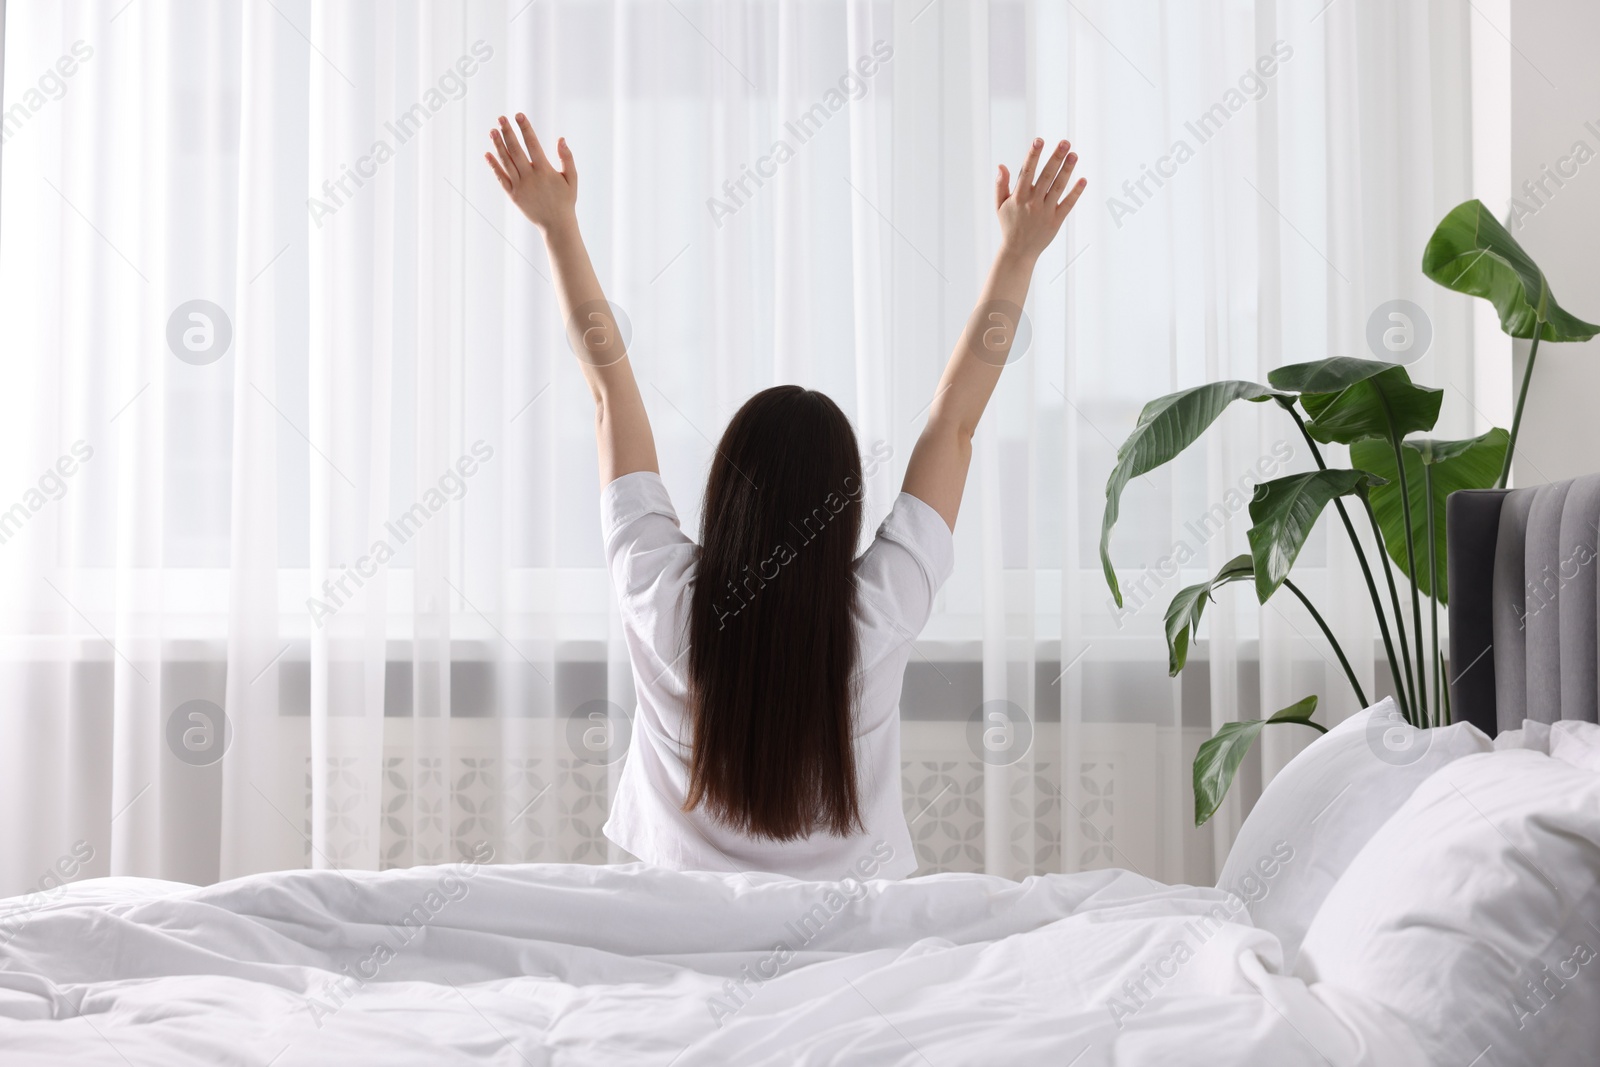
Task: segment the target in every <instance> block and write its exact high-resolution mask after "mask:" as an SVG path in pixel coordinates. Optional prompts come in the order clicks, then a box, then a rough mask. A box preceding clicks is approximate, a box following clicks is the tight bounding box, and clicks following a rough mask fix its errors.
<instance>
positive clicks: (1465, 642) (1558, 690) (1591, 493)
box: [1445, 474, 1600, 735]
mask: <svg viewBox="0 0 1600 1067" xmlns="http://www.w3.org/2000/svg"><path fill="white" fill-rule="evenodd" d="M1445 524H1446V531H1447V536H1448V538H1449V551H1448V555H1447V559H1448V561H1449V568H1450V574H1449V585H1450V676H1451V683H1450V710H1451V714H1452V716H1453V717H1454V718H1455V719H1456V720H1457V721H1461V720H1466V721H1468V722H1471V723H1473V724H1475V725H1476V726H1477V727H1478V728H1479V729H1481V730H1483V731H1484V732H1485V733H1487V734H1490V735H1493V734H1495V733H1497V732H1499V731H1500V730H1514V729H1516V728H1517V727H1519V726H1521V725H1522V720H1523V719H1533V720H1535V721H1537V722H1556V721H1557V720H1560V719H1583V720H1585V721H1588V722H1595V721H1597V719H1600V713H1597V708H1600V596H1597V594H1596V583H1595V575H1596V572H1597V571H1600V474H1591V475H1588V476H1586V477H1583V478H1574V479H1572V480H1571V481H1566V482H1556V483H1554V484H1551V485H1540V486H1535V487H1533V488H1530V489H1473V490H1467V491H1465V492H1459V493H1452V494H1451V496H1450V499H1449V501H1448V502H1447V503H1446V507H1445Z"/></svg>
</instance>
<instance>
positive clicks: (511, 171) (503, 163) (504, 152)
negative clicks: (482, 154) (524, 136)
mask: <svg viewBox="0 0 1600 1067" xmlns="http://www.w3.org/2000/svg"><path fill="white" fill-rule="evenodd" d="M501 121H502V122H504V121H505V120H504V119H502V120H501ZM489 140H490V141H491V142H492V143H493V144H494V150H495V154H496V155H498V156H499V157H500V167H501V169H502V170H504V171H505V173H506V174H507V176H509V177H510V178H511V180H512V181H516V180H517V178H519V177H521V175H522V172H521V171H520V170H518V169H517V165H516V164H515V163H513V162H512V161H511V149H510V147H509V146H508V145H507V144H506V138H505V135H504V134H503V133H501V132H500V131H499V130H490V131H489Z"/></svg>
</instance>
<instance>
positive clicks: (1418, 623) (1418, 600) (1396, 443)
mask: <svg viewBox="0 0 1600 1067" xmlns="http://www.w3.org/2000/svg"><path fill="white" fill-rule="evenodd" d="M1379 399H1380V400H1381V399H1382V394H1379ZM1383 407H1384V410H1385V411H1386V412H1387V411H1389V404H1388V402H1387V401H1384V402H1383ZM1389 447H1391V448H1393V449H1394V465H1395V471H1396V473H1397V474H1398V475H1399V477H1400V513H1401V518H1402V519H1403V520H1404V521H1405V525H1406V573H1407V574H1409V575H1410V576H1411V625H1412V626H1413V627H1414V629H1413V630H1412V632H1413V633H1414V634H1416V637H1417V688H1416V690H1415V694H1416V698H1417V714H1418V715H1419V716H1426V715H1427V713H1428V671H1427V668H1426V666H1425V665H1424V664H1423V661H1422V655H1423V653H1422V594H1421V593H1419V592H1418V591H1417V534H1416V531H1415V530H1413V529H1412V528H1411V485H1410V479H1409V478H1408V477H1407V476H1406V450H1405V447H1404V446H1403V445H1402V443H1401V440H1400V434H1399V432H1398V431H1396V430H1395V428H1394V415H1393V413H1392V412H1390V414H1389ZM1425 721H1426V720H1425V719H1424V722H1425ZM1417 725H1419V726H1420V725H1423V722H1419V723H1417Z"/></svg>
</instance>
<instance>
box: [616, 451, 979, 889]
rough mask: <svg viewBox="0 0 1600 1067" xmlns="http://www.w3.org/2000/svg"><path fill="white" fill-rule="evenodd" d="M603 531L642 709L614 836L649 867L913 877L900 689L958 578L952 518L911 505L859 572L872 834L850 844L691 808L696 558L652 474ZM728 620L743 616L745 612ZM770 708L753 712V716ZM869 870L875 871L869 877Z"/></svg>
mask: <svg viewBox="0 0 1600 1067" xmlns="http://www.w3.org/2000/svg"><path fill="white" fill-rule="evenodd" d="M601 532H602V536H603V537H604V539H605V547H606V558H607V561H608V564H609V566H610V570H611V575H612V581H613V583H614V585H615V587H616V591H617V597H618V601H619V605H620V608H621V613H622V619H623V629H624V633H625V636H626V639H627V642H628V653H629V656H630V657H631V659H632V662H633V673H634V687H635V691H636V695H637V698H638V710H637V711H636V713H635V717H634V724H633V737H632V743H631V745H630V748H629V752H628V756H627V762H626V765H625V766H624V768H623V773H622V780H621V782H620V783H619V784H618V787H617V795H616V798H615V800H614V802H613V804H612V809H611V817H610V819H609V820H608V821H607V823H606V827H605V832H606V836H607V837H609V838H610V839H611V840H613V841H615V842H616V843H617V844H618V845H620V846H622V847H623V848H624V849H626V850H627V851H628V852H630V853H632V854H633V855H635V856H637V857H639V858H640V859H642V860H645V861H646V862H649V863H653V864H657V865H659V866H663V867H672V868H676V869H682V870H716V871H730V870H732V871H741V872H743V871H772V872H776V873H779V874H788V875H792V876H795V877H807V878H817V879H827V880H836V879H840V878H844V877H874V876H875V877H888V878H899V877H904V876H905V875H908V874H910V873H911V872H912V871H914V870H915V869H916V866H917V862H916V858H915V856H914V855H913V853H912V847H911V838H910V833H909V831H908V829H907V826H906V820H905V815H904V812H903V809H902V807H901V800H900V797H901V790H900V716H899V702H900V689H901V683H902V681H903V679H904V675H905V665H906V661H907V659H908V658H909V657H910V655H911V652H912V647H913V641H914V639H915V637H916V635H917V634H918V633H919V632H920V631H921V629H922V626H923V624H924V623H925V622H926V621H927V618H928V615H929V613H930V612H931V610H932V606H933V597H934V594H935V593H936V592H937V591H938V589H939V587H940V586H941V585H942V584H943V583H944V581H945V579H946V578H947V577H948V576H949V574H950V571H951V569H952V567H953V566H954V550H953V547H952V544H951V537H950V528H949V527H948V526H947V525H946V524H945V521H944V519H942V518H940V516H939V514H938V513H937V512H935V511H934V510H933V509H932V508H930V507H929V506H928V505H927V504H924V503H923V502H922V501H920V500H918V499H916V498H915V497H912V496H909V495H907V494H904V493H902V494H901V495H900V497H899V499H898V500H896V502H895V504H894V506H893V508H892V509H891V510H890V512H889V515H888V517H887V518H886V519H885V520H884V522H883V524H882V526H880V528H879V530H878V533H877V536H876V537H875V538H874V539H873V541H872V544H871V546H870V547H869V548H868V549H867V551H866V552H865V553H863V554H862V555H861V556H860V557H859V558H858V559H856V560H855V561H854V564H853V568H852V571H853V577H854V586H855V590H856V597H855V605H854V611H853V619H854V623H853V629H854V634H853V637H854V641H855V662H856V685H855V687H854V688H855V693H856V696H855V701H854V705H853V707H852V708H851V709H850V722H851V724H852V725H851V734H852V747H853V750H854V757H855V758H854V773H855V785H856V793H857V797H858V800H859V813H860V824H861V829H860V831H859V832H856V833H852V834H849V835H847V836H838V835H835V834H831V833H828V832H827V831H826V830H817V831H814V832H812V833H811V834H810V835H809V836H806V837H803V838H801V839H798V840H777V839H775V838H771V837H766V838H763V837H759V836H752V835H750V834H747V833H742V832H740V831H739V830H736V829H733V828H732V827H730V826H729V825H727V823H726V821H725V820H723V819H719V818H718V817H716V816H715V815H713V814H711V813H710V812H709V811H708V810H707V808H706V807H705V806H704V805H700V806H696V807H694V808H693V809H692V810H689V811H685V810H683V808H684V803H685V801H686V799H687V797H688V795H689V791H690V779H691V766H692V762H693V758H694V748H693V737H694V731H693V729H692V718H691V715H690V711H689V684H690V683H689V672H688V664H689V662H690V658H691V653H690V648H689V644H690V642H689V633H690V626H689V621H690V605H691V601H692V599H693V595H694V591H695V587H696V582H697V578H698V566H697V557H698V555H699V546H697V545H696V544H695V543H694V542H693V541H691V540H690V539H689V538H688V537H687V536H686V535H685V534H684V533H683V531H682V530H681V529H680V528H679V525H678V520H677V515H676V512H675V511H674V510H673V507H672V502H671V500H670V499H669V498H668V496H667V491H666V487H665V485H664V484H663V483H662V481H661V479H660V477H659V476H658V475H656V474H654V473H651V472H647V471H646V472H637V473H634V474H629V475H625V476H623V477H621V478H618V479H616V480H615V481H613V482H612V483H610V484H609V485H607V486H606V487H605V489H604V490H603V491H602V494H601ZM803 536H804V531H797V532H796V534H795V537H794V538H793V539H791V542H789V543H788V544H787V548H788V549H789V550H791V551H793V552H795V553H796V554H798V553H800V552H803V551H805V548H806V543H805V542H804V541H803V540H802V537H803ZM775 547H776V546H775ZM763 591H764V590H763V589H762V588H761V587H759V586H754V587H752V588H751V590H750V591H749V592H747V593H746V594H745V600H744V603H745V605H746V606H747V607H749V608H753V607H754V605H755V602H756V598H758V597H760V596H761V594H762V592H763ZM728 610H731V611H737V612H739V613H741V614H742V613H743V611H744V610H745V609H744V608H741V607H739V606H738V604H737V602H734V603H733V604H732V605H731V606H730V607H729V609H728ZM728 622H729V623H730V624H737V623H738V619H737V617H733V618H729V619H728ZM765 710H766V709H765V708H763V707H761V706H753V707H750V708H749V709H748V714H750V715H751V716H758V715H761V714H763V712H764V711H765ZM863 864H865V865H867V866H870V867H871V868H872V869H871V870H870V871H866V872H863V871H862V870H861V866H862V865H863Z"/></svg>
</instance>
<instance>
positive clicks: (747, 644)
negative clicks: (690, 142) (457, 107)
mask: <svg viewBox="0 0 1600 1067" xmlns="http://www.w3.org/2000/svg"><path fill="white" fill-rule="evenodd" d="M517 127H518V130H520V133H521V137H520V139H519V137H518V133H517V131H514V130H513V129H512V127H511V123H510V122H508V121H507V120H506V118H505V116H503V115H502V116H501V117H500V125H499V129H496V130H493V131H491V132H490V135H489V136H490V140H491V141H492V142H493V146H494V151H492V152H488V153H485V158H487V160H488V162H489V166H490V167H491V168H492V169H493V170H494V173H495V176H496V177H497V178H498V179H499V181H500V185H501V187H502V188H504V189H505V191H506V193H507V194H508V195H509V196H510V197H511V199H512V201H513V202H515V203H516V205H517V207H518V208H519V209H521V211H522V213H523V214H524V215H526V216H527V217H528V220H529V221H530V222H532V223H533V224H534V225H535V226H537V227H538V228H539V230H540V231H541V232H542V233H543V235H544V239H545V247H546V249H547V250H548V252H549V255H550V266H551V269H552V272H553V274H554V277H555V286H556V295H557V298H558V299H559V301H560V306H561V312H562V315H563V317H564V318H565V320H566V321H567V323H568V330H569V334H570V336H571V340H572V346H573V351H574V352H576V353H577V355H578V359H579V362H580V363H581V365H582V370H583V375H584V378H585V379H586V380H587V381H588V383H589V389H590V392H592V393H593V395H594V402H595V435H596V438H597V440H598V442H599V446H600V482H601V485H602V486H603V487H604V488H603V489H602V490H601V501H600V508H601V517H602V522H601V528H602V532H603V534H604V537H605V548H606V557H607V560H608V561H609V564H610V568H611V575H612V580H613V581H614V583H615V585H616V589H617V596H618V599H619V601H620V606H621V609H622V619H623V626H624V631H625V634H626V638H627V642H628V654H629V656H630V657H631V659H632V661H633V672H634V685H635V689H636V690H637V695H638V712H637V714H636V716H635V720H634V737H633V743H632V746H631V748H630V750H629V753H628V757H627V762H626V764H625V766H624V768H623V772H622V779H621V782H620V783H619V785H618V787H617V796H616V800H615V803H614V805H613V807H612V810H611V817H610V820H609V821H608V822H607V823H606V827H605V832H606V836H607V837H609V838H610V839H611V840H613V841H615V842H616V843H617V844H618V845H620V846H622V847H623V848H624V849H626V850H627V851H628V852H630V853H632V854H633V855H635V856H637V857H639V858H640V859H642V860H644V861H646V862H649V863H653V864H657V865H659V866H663V867H671V868H675V869H679V870H722V871H726V870H736V871H741V872H742V871H751V870H759V871H770V872H776V873H779V874H786V875H792V876H795V877H801V878H815V879H823V880H837V879H841V878H845V877H848V876H861V877H867V876H878V877H887V878H900V877H904V876H905V875H908V874H910V873H911V872H912V871H914V870H915V869H916V866H917V862H916V858H915V856H914V855H913V852H912V847H911V836H910V832H909V830H908V828H907V825H906V820H905V814H904V811H903V809H902V807H901V798H900V722H899V702H900V685H901V681H902V678H903V676H904V673H905V665H906V660H907V658H908V657H909V656H910V654H911V643H912V641H913V640H914V639H915V637H916V635H917V633H918V632H919V631H920V630H921V629H922V625H923V623H925V622H926V621H927V619H928V615H929V613H930V612H931V611H932V608H933V598H934V594H935V593H936V592H937V591H938V589H939V587H940V585H942V584H943V583H944V580H945V579H946V578H947V577H948V576H949V574H950V571H951V568H952V567H953V565H954V553H953V550H952V547H951V539H950V536H951V531H952V530H953V529H954V527H955V523H956V512H957V510H958V509H959V508H960V505H961V491H962V487H963V486H964V485H965V484H966V480H967V467H968V464H969V463H970V461H971V458H972V435H973V433H974V431H975V430H976V428H977V425H978V419H979V417H980V416H981V415H982V414H983V409H984V407H985V406H986V405H987V404H988V402H989V396H990V394H991V393H992V392H993V391H994V387H995V383H996V382H997V381H998V380H999V378H1000V371H1001V370H1002V368H1003V367H1004V366H1005V363H1006V357H1007V354H1008V353H1009V350H1010V347H1011V339H1012V336H1013V334H1014V332H1015V331H1014V327H1015V326H1016V323H1017V319H1018V317H1019V315H1020V309H1021V307H1022V303H1023V301H1024V299H1025V298H1026V297H1027V293H1028V283H1029V280H1030V278H1031V277H1032V274H1033V267H1034V264H1035V262H1036V261H1037V260H1038V257H1039V255H1040V253H1042V252H1043V251H1044V250H1045V248H1046V247H1047V246H1048V245H1049V244H1050V242H1051V240H1052V239H1054V237H1055V235H1056V233H1057V232H1058V231H1059V230H1060V229H1061V224H1062V222H1063V221H1064V220H1065V219H1066V217H1067V213H1068V212H1069V211H1071V210H1072V207H1073V205H1074V204H1076V203H1077V201H1078V197H1079V196H1080V195H1082V193H1083V189H1084V185H1085V183H1084V182H1083V181H1082V180H1080V181H1078V183H1077V184H1076V185H1073V184H1072V170H1073V166H1074V164H1075V163H1076V162H1077V156H1076V155H1073V154H1071V153H1070V152H1069V147H1070V146H1069V145H1068V144H1067V142H1066V141H1062V142H1061V143H1060V144H1058V145H1057V146H1056V149H1055V151H1054V152H1053V153H1052V154H1051V156H1050V158H1049V159H1048V160H1046V161H1045V164H1044V166H1043V168H1042V169H1038V164H1039V156H1040V154H1041V152H1042V150H1043V148H1044V142H1043V141H1042V140H1035V141H1034V142H1033V145H1032V146H1031V147H1030V149H1029V151H1028V155H1027V159H1026V160H1025V161H1024V162H1023V165H1022V169H1021V171H1020V172H1019V173H1018V175H1017V180H1016V185H1015V187H1013V186H1012V184H1011V179H1010V175H1009V174H1008V173H1007V171H1006V168H1005V167H1004V166H1001V167H1000V168H999V171H998V173H997V174H996V178H995V189H994V194H995V208H996V211H997V213H998V216H999V222H1000V233H1001V240H1000V250H999V252H998V253H997V254H996V255H995V259H994V264H993V265H992V266H991V267H990V269H989V275H988V279H987V281H986V282H985V283H984V287H983V291H982V293H981V294H980V295H979V303H978V310H977V311H976V312H975V313H974V315H973V317H972V319H971V320H969V322H968V324H967V327H966V331H965V332H964V333H963V335H962V337H961V340H960V341H959V342H958V343H957V345H956V349H955V352H954V353H953V354H952V355H951V357H950V362H949V364H948V365H947V366H946V367H945V370H944V374H943V376H942V377H941V378H940V379H939V385H938V388H937V390H936V391H935V392H934V397H933V403H932V405H931V407H930V408H929V414H928V422H927V426H926V427H925V428H924V429H923V431H922V435H921V437H920V438H919V439H918V441H917V445H916V448H915V449H914V450H913V451H912V453H911V459H910V461H909V462H908V463H907V465H906V477H905V483H904V485H903V487H902V488H903V491H902V492H901V494H900V497H899V499H898V500H897V501H896V502H895V504H894V506H893V508H892V509H891V510H890V512H889V515H888V517H887V518H886V519H884V522H883V525H882V526H881V527H879V529H878V532H877V536H876V537H875V538H874V539H873V541H872V544H871V546H870V547H869V548H868V549H867V551H866V552H865V553H863V554H862V555H861V556H860V557H859V558H857V557H856V555H855V550H856V544H857V541H858V538H859V535H860V530H861V521H862V514H861V513H862V506H861V497H862V493H863V488H864V486H863V480H862V472H861V459H860V453H859V451H858V449H857V447H856V439H855V434H854V432H853V431H852V430H851V428H850V422H849V420H848V419H846V418H845V416H844V413H843V412H841V411H840V410H839V408H838V406H837V405H835V404H834V403H833V401H831V400H829V399H828V398H827V397H826V396H824V395H822V394H821V393H817V392H813V391H810V390H807V389H802V388H800V387H799V386H792V385H786V386H778V387H777V388H774V389H767V390H765V391H763V392H760V393H757V394H756V395H755V396H754V397H752V398H751V399H750V400H749V401H748V402H746V403H745V405H744V406H743V407H742V408H740V409H739V411H738V413H737V414H735V415H734V417H733V420H732V421H731V422H729V424H728V428H727V430H726V431H725V432H724V433H723V436H722V440H721V442H720V443H719V444H718V446H717V450H716V458H715V459H713V460H712V465H711V473H710V477H709V478H708V479H707V483H706V493H705V501H704V505H703V507H702V512H701V513H702V517H703V518H702V523H701V531H700V543H699V544H698V545H696V544H695V543H694V542H693V541H691V540H689V538H688V537H686V536H684V534H683V532H682V531H681V530H680V529H679V528H678V519H677V514H676V513H675V512H674V511H673V508H672V503H671V501H670V500H668V498H667V492H666V488H665V486H664V485H663V484H662V481H661V477H660V475H659V472H658V469H657V463H656V449H655V441H654V439H653V438H652V436H651V434H650V421H649V419H648V418H647V417H646V415H645V410H644V401H643V398H642V397H641V396H640V393H639V386H638V383H637V382H636V381H634V377H633V370H632V368H631V367H630V366H629V362H628V357H627V353H626V352H625V351H624V350H623V346H622V340H621V338H620V336H619V335H618V332H617V330H616V328H615V323H614V322H613V320H612V318H611V315H610V313H609V310H608V306H607V304H606V302H605V296H604V294H603V293H602V292H601V291H600V283H599V281H598V280H596V278H595V274H594V268H593V267H592V266H591V265H590V263H589V255H588V252H587V251H586V250H585V248H584V245H583V238H582V237H581V236H580V235H579V233H578V223H577V217H576V215H575V213H574V210H573V208H574V204H575V202H576V199H577V193H578V172H577V168H576V167H575V166H574V164H573V160H572V152H571V150H570V149H569V148H568V147H567V142H566V140H565V139H562V140H559V141H557V142H556V152H557V155H558V157H559V158H560V161H561V166H560V168H559V169H557V168H556V167H554V166H552V165H551V163H550V161H549V160H548V159H547V158H546V157H545V154H544V151H543V149H542V148H541V147H540V144H539V139H538V137H537V136H535V134H534V131H533V127H532V125H531V124H530V123H529V122H528V119H527V118H526V116H523V115H518V116H517ZM1036 169H1038V174H1037V176H1036V175H1035V170H1036ZM1069 187H1070V188H1069Z"/></svg>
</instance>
